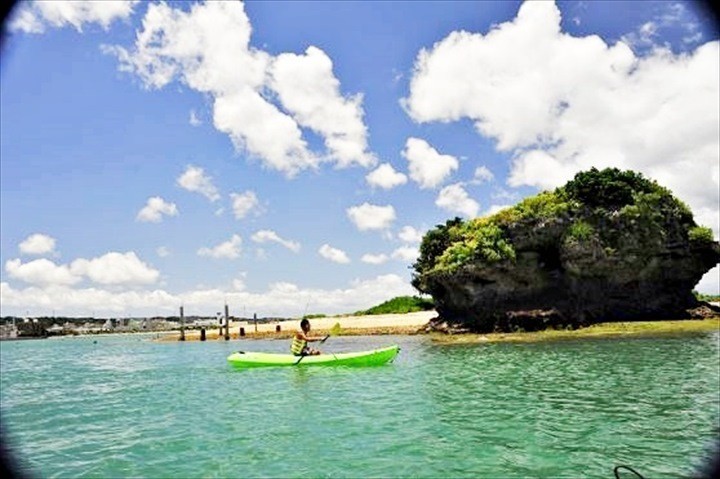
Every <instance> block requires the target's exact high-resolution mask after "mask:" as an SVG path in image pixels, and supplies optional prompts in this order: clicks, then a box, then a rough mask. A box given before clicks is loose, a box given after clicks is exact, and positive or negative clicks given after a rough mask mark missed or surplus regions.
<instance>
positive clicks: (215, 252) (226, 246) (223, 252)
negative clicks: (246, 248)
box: [197, 235, 242, 259]
mask: <svg viewBox="0 0 720 479" xmlns="http://www.w3.org/2000/svg"><path fill="white" fill-rule="evenodd" d="M241 246H242V238H241V237H240V236H239V235H232V237H231V238H230V239H229V240H227V241H225V242H223V243H220V244H219V245H217V246H214V247H212V248H205V247H203V248H200V249H199V250H198V251H197V254H198V255H199V256H209V257H211V258H228V259H236V258H239V257H240V250H241Z"/></svg>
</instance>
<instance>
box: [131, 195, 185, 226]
mask: <svg viewBox="0 0 720 479" xmlns="http://www.w3.org/2000/svg"><path fill="white" fill-rule="evenodd" d="M177 214H178V209H177V206H176V205H175V203H169V202H167V201H165V200H164V199H162V198H160V197H159V196H153V197H152V198H148V200H147V203H146V204H145V206H144V207H143V209H141V210H140V211H139V212H138V214H137V217H136V218H135V219H136V220H137V221H145V222H151V223H159V222H160V221H162V216H163V215H166V216H177Z"/></svg>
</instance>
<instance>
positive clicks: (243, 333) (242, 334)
mask: <svg viewBox="0 0 720 479" xmlns="http://www.w3.org/2000/svg"><path fill="white" fill-rule="evenodd" d="M243 336H245V328H243V327H242V326H241V327H240V337H243Z"/></svg>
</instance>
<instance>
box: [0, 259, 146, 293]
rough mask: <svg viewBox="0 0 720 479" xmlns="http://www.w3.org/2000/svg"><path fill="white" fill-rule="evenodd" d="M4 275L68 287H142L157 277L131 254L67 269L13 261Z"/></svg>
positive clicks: (82, 262) (85, 261)
mask: <svg viewBox="0 0 720 479" xmlns="http://www.w3.org/2000/svg"><path fill="white" fill-rule="evenodd" d="M5 271H7V273H8V274H9V275H10V277H11V278H15V279H19V280H21V281H24V282H26V283H31V284H34V285H40V286H69V285H73V284H76V283H78V282H80V281H81V280H82V279H83V278H87V279H89V280H90V281H92V282H94V283H98V284H103V285H142V284H151V283H155V282H156V281H157V279H158V277H159V276H160V273H159V272H158V271H157V270H155V269H153V268H152V267H151V266H149V265H148V264H146V263H144V262H143V261H141V260H140V259H139V258H138V257H137V255H136V254H135V253H134V252H132V251H130V252H127V253H116V252H109V253H106V254H104V255H103V256H100V257H97V258H92V259H85V258H78V259H76V260H74V261H73V262H72V263H70V264H69V265H58V264H55V263H54V262H52V261H50V260H47V259H44V258H43V259H38V260H35V261H30V262H28V263H23V262H22V261H21V260H19V259H13V260H9V261H8V262H6V263H5Z"/></svg>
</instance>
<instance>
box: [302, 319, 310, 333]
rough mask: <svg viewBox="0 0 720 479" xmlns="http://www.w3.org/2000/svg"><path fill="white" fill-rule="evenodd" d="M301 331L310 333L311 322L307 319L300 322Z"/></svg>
mask: <svg viewBox="0 0 720 479" xmlns="http://www.w3.org/2000/svg"><path fill="white" fill-rule="evenodd" d="M300 329H302V330H303V331H305V332H306V333H307V332H308V331H310V321H308V320H307V318H305V319H303V320H302V321H300Z"/></svg>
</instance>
